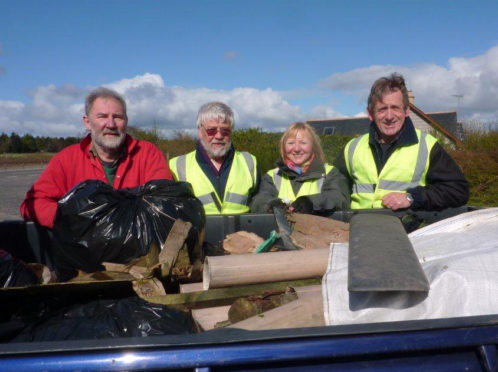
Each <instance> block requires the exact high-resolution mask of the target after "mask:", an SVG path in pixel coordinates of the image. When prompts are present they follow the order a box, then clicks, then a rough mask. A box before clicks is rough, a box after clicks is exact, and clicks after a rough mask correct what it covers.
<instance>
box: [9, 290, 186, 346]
mask: <svg viewBox="0 0 498 372" xmlns="http://www.w3.org/2000/svg"><path fill="white" fill-rule="evenodd" d="M188 333H195V326H194V321H193V319H192V316H191V315H190V314H189V313H186V312H183V311H180V310H175V309H172V308H169V307H167V306H165V305H158V304H152V303H149V302H147V301H145V300H143V299H141V298H139V297H127V298H122V299H118V300H116V299H99V300H93V301H89V302H87V303H83V304H72V305H68V306H66V307H62V308H60V309H51V310H48V309H46V310H45V311H44V313H43V315H42V316H41V317H40V318H39V319H35V320H32V321H31V322H29V323H28V324H27V325H26V326H25V327H24V329H22V331H20V332H19V331H18V333H17V334H16V335H15V337H14V338H13V339H12V338H11V339H10V342H32V341H65V340H84V339H104V338H120V337H147V336H158V335H175V334H188Z"/></svg>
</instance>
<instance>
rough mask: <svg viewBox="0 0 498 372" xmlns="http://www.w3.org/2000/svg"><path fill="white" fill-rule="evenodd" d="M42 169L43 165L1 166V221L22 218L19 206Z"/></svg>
mask: <svg viewBox="0 0 498 372" xmlns="http://www.w3.org/2000/svg"><path fill="white" fill-rule="evenodd" d="M42 170H43V167H42V166H26V167H23V168H0V221H4V220H19V219H20V218H21V215H20V213H19V206H20V205H21V202H22V201H23V200H24V196H25V195H26V191H28V190H29V188H30V187H31V185H32V184H33V183H34V182H35V181H36V179H37V178H38V176H39V175H40V173H41V171H42Z"/></svg>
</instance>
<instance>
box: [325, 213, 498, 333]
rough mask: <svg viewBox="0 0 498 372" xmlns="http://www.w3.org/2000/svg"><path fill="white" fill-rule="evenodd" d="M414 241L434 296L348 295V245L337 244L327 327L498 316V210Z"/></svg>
mask: <svg viewBox="0 0 498 372" xmlns="http://www.w3.org/2000/svg"><path fill="white" fill-rule="evenodd" d="M408 236H409V238H410V241H411V242H412V245H413V247H414V249H415V252H416V254H417V256H418V258H419V260H420V263H421V264H422V268H423V269H424V272H425V274H426V276H427V278H428V279H429V282H430V286H431V289H430V291H429V293H428V294H427V293H417V292H366V293H358V292H356V293H350V292H348V289H347V283H348V244H347V243H333V244H331V246H330V256H329V265H328V268H327V272H326V273H325V275H324V276H323V282H322V283H323V284H322V290H323V299H324V312H325V314H324V315H325V320H326V324H327V325H337V324H351V323H372V322H388V321H398V320H415V319H435V318H450V317H461V316H472V315H487V314H498V208H490V209H482V210H477V211H474V212H468V213H464V214H461V215H458V216H456V217H452V218H449V219H446V220H443V221H440V222H437V223H434V224H432V225H429V226H427V227H424V228H422V229H420V230H417V231H415V232H413V233H411V234H409V235H408ZM372 254H375V252H372Z"/></svg>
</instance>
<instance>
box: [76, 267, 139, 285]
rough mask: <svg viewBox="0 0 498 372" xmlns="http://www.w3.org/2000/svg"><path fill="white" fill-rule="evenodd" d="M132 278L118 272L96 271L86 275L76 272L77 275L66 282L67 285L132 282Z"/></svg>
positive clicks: (128, 274)
mask: <svg viewBox="0 0 498 372" xmlns="http://www.w3.org/2000/svg"><path fill="white" fill-rule="evenodd" d="M134 279H135V277H133V276H132V275H131V274H130V273H127V272H120V271H96V272H93V273H86V272H84V271H81V270H78V275H77V276H75V277H74V278H72V279H70V280H68V281H67V283H80V282H97V281H132V280H134Z"/></svg>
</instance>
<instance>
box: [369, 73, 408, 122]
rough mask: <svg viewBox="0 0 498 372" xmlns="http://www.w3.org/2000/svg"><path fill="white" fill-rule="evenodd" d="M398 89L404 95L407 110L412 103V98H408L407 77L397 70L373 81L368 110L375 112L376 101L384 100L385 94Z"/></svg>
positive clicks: (404, 104)
mask: <svg viewBox="0 0 498 372" xmlns="http://www.w3.org/2000/svg"><path fill="white" fill-rule="evenodd" d="M397 90H400V91H401V94H402V96H403V106H404V107H403V108H404V109H405V110H406V109H407V107H408V106H409V105H410V100H409V98H408V90H407V89H406V84H405V79H404V78H403V75H401V74H398V73H396V72H395V73H393V74H391V75H389V76H387V77H381V78H380V79H377V80H376V81H375V82H374V83H373V85H372V89H371V90H370V95H369V96H368V111H369V112H370V113H371V114H373V112H374V108H375V103H376V102H382V97H383V96H384V94H386V93H392V92H395V91H397Z"/></svg>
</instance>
